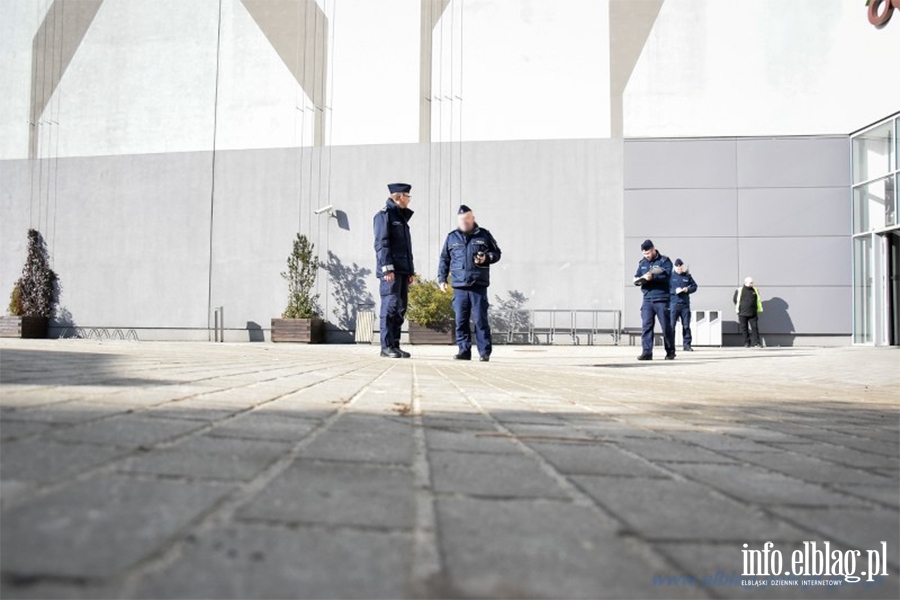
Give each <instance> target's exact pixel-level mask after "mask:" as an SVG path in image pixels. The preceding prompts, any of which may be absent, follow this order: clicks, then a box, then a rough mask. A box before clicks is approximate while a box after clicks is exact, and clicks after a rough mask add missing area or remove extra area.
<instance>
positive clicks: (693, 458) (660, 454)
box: [616, 439, 750, 463]
mask: <svg viewBox="0 0 900 600" xmlns="http://www.w3.org/2000/svg"><path fill="white" fill-rule="evenodd" d="M616 445H617V446H619V447H620V448H623V449H625V450H627V451H629V452H634V453H635V454H638V455H640V456H643V457H644V458H646V459H649V460H652V461H661V462H698V463H734V462H735V460H734V459H733V458H729V457H728V456H725V455H724V454H721V453H720V452H714V451H712V450H707V449H705V448H701V447H699V446H692V445H690V444H685V443H683V442H676V441H670V440H667V439H626V440H619V441H617V442H616ZM748 454H750V453H748Z"/></svg>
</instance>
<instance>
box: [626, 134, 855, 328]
mask: <svg viewBox="0 0 900 600" xmlns="http://www.w3.org/2000/svg"><path fill="white" fill-rule="evenodd" d="M849 152H850V144H849V139H848V138H847V137H845V136H823V137H790V138H715V139H672V140H658V139H654V140H626V141H625V153H624V155H625V171H624V183H625V191H624V200H625V207H624V215H625V216H624V218H625V223H624V231H625V256H626V265H625V280H624V286H625V325H626V326H628V327H637V326H639V324H640V310H639V307H640V292H639V291H638V290H636V289H635V288H634V287H633V286H632V285H631V275H632V273H633V269H634V265H636V263H637V261H638V260H639V259H640V247H639V246H640V242H641V241H642V240H643V239H645V238H648V237H649V238H651V239H653V240H654V242H655V243H656V245H657V247H659V248H660V250H662V251H663V252H664V253H665V254H667V255H669V256H670V257H671V258H672V259H673V260H674V259H675V258H677V257H681V258H683V259H684V260H685V261H686V262H688V263H689V264H690V265H691V271H692V273H693V274H694V276H695V278H696V279H697V281H698V283H699V284H700V290H699V291H698V292H697V293H696V294H695V295H694V297H693V305H694V307H696V308H698V309H703V308H708V309H720V310H723V311H724V312H725V315H726V319H727V321H726V323H725V332H726V333H735V332H736V331H737V322H736V317H735V316H734V313H733V305H732V302H731V299H732V295H733V292H734V289H735V288H736V287H737V286H738V285H739V284H740V282H741V281H742V280H743V278H744V277H745V276H746V275H751V276H753V277H754V279H755V280H756V282H757V284H758V285H759V286H760V288H761V289H762V291H763V296H764V299H765V303H764V312H763V314H762V316H761V318H760V329H761V330H762V332H763V334H764V335H765V334H769V336H770V338H771V340H772V341H773V342H774V343H791V342H792V341H793V340H794V337H795V336H798V335H799V336H803V335H815V336H826V335H827V336H849V335H850V332H851V316H852V315H851V306H850V304H851V296H850V293H851V289H850V286H851V269H850V250H851V248H850V241H849V235H850V227H851V223H850V206H849V186H850V169H849V162H850V161H849V158H850V155H849ZM846 339H847V342H848V343H849V337H847V338H846Z"/></svg>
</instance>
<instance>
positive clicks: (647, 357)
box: [638, 354, 653, 360]
mask: <svg viewBox="0 0 900 600" xmlns="http://www.w3.org/2000/svg"><path fill="white" fill-rule="evenodd" d="M638 360H653V355H652V354H641V355H640V356H638Z"/></svg>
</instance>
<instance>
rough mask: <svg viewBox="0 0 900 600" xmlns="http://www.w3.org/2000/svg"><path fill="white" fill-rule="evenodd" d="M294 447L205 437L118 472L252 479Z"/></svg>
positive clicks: (132, 462) (144, 458) (130, 462)
mask: <svg viewBox="0 0 900 600" xmlns="http://www.w3.org/2000/svg"><path fill="white" fill-rule="evenodd" d="M290 447H291V446H290V444H287V443H284V442H272V441H252V440H243V439H235V438H214V437H208V436H201V437H198V438H195V439H190V440H187V441H185V442H182V443H180V444H178V445H177V446H172V447H166V448H155V449H153V450H151V451H149V452H145V453H142V454H140V455H137V456H135V457H132V458H129V459H128V460H126V461H124V462H123V463H122V464H121V465H119V466H118V469H119V471H121V472H123V473H152V474H157V475H178V476H183V477H197V478H209V479H251V478H252V477H253V476H255V475H256V474H257V473H259V472H260V471H262V470H263V469H265V468H266V467H267V466H269V465H270V464H271V463H273V462H275V460H277V459H278V457H279V456H281V455H282V454H284V453H285V452H287V451H288V450H289V449H290Z"/></svg>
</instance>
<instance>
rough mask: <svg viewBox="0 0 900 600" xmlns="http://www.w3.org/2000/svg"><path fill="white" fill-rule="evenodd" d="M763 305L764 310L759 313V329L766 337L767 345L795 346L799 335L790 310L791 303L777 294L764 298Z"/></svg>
mask: <svg viewBox="0 0 900 600" xmlns="http://www.w3.org/2000/svg"><path fill="white" fill-rule="evenodd" d="M762 306H763V311H762V313H761V314H760V315H759V330H760V332H761V333H760V335H761V336H762V337H764V338H766V345H767V346H793V345H794V339H795V338H796V337H797V336H796V331H795V330H794V321H793V320H792V319H791V315H790V313H789V312H788V308H789V307H790V305H789V304H788V303H787V301H786V300H785V299H784V298H779V297H777V296H775V297H773V298H770V299H769V300H763V303H762ZM770 340H771V342H770ZM772 342H774V343H772Z"/></svg>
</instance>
